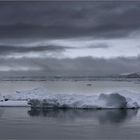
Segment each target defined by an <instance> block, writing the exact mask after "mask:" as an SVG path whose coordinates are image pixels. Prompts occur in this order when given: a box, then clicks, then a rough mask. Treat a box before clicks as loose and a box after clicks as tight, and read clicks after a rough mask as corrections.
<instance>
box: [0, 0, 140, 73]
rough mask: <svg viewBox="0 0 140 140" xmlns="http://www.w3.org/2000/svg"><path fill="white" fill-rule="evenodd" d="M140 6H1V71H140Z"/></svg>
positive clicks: (110, 3) (47, 3) (2, 3)
mask: <svg viewBox="0 0 140 140" xmlns="http://www.w3.org/2000/svg"><path fill="white" fill-rule="evenodd" d="M139 38H140V2H132V1H131V2H115V1H110V2H109V1H108V2H107V1H106V2H103V1H100V2H95V1H88V2H85V1H81V2H80V1H77V2H76V1H75V2H74V1H73V2H72V1H71V2H68V1H67V2H64V1H52V2H49V1H47V2H22V1H21V2H16V1H15V2H0V72H1V73H2V74H4V73H6V74H7V73H8V74H10V75H12V74H13V73H15V74H16V73H22V74H23V75H24V74H25V75H26V74H29V75H33V74H35V75H88V76H90V75H92V76H93V75H112V74H121V73H128V72H140V39H139Z"/></svg>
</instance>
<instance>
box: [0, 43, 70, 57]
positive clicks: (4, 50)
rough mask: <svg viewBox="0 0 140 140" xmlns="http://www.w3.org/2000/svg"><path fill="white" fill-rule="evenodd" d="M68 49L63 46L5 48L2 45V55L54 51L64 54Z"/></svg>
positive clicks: (0, 52)
mask: <svg viewBox="0 0 140 140" xmlns="http://www.w3.org/2000/svg"><path fill="white" fill-rule="evenodd" d="M66 48H68V47H62V46H53V45H49V46H36V47H23V46H22V47H20V46H4V45H0V55H2V54H7V55H8V54H9V53H27V52H43V51H48V52H50V51H52V52H53V51H54V52H63V51H65V49H66Z"/></svg>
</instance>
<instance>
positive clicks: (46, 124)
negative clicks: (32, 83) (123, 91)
mask: <svg viewBox="0 0 140 140" xmlns="http://www.w3.org/2000/svg"><path fill="white" fill-rule="evenodd" d="M139 138H140V112H139V110H31V109H30V108H0V139H111V140H112V139H115V140H116V139H120V140H122V139H138V140H139Z"/></svg>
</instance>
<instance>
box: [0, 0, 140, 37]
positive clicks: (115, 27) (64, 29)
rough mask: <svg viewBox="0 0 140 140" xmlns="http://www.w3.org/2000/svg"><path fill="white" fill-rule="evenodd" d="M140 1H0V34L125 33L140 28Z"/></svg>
mask: <svg viewBox="0 0 140 140" xmlns="http://www.w3.org/2000/svg"><path fill="white" fill-rule="evenodd" d="M139 6H140V3H139V2H134V3H131V2H102V1H100V2H95V1H93V2H92V1H88V2H84V1H83V2H82V1H81V2H78V1H75V2H74V1H73V2H61V1H59V2H0V31H1V32H0V37H1V38H2V37H3V38H5V37H9V38H12V37H25V38H26V37H40V38H43V37H47V38H64V37H74V36H78V37H79V36H94V37H102V38H111V37H124V36H127V35H129V34H130V33H131V32H132V31H135V30H138V29H140V20H139V19H140V16H139V15H140V14H139V13H140V8H139Z"/></svg>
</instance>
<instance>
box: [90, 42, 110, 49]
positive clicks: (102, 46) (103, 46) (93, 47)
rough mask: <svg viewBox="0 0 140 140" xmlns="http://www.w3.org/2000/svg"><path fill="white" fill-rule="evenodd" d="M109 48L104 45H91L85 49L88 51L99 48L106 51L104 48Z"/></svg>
mask: <svg viewBox="0 0 140 140" xmlns="http://www.w3.org/2000/svg"><path fill="white" fill-rule="evenodd" d="M109 47H110V46H109V45H107V44H105V43H98V44H96V45H92V46H89V47H87V48H90V49H98V48H101V49H106V48H109Z"/></svg>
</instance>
